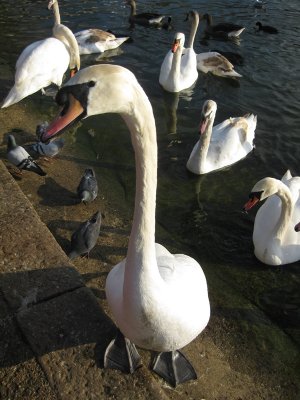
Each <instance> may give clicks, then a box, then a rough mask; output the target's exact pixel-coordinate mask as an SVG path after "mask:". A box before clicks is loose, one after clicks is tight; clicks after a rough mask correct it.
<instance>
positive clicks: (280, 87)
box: [0, 0, 300, 344]
mask: <svg viewBox="0 0 300 400" xmlns="http://www.w3.org/2000/svg"><path fill="white" fill-rule="evenodd" d="M46 4H47V2H46V1H44V0H43V1H41V0H39V1H29V0H24V1H12V0H7V1H5V2H1V4H0V32H1V35H0V71H1V82H2V89H1V93H2V94H3V96H4V95H5V94H6V92H7V90H8V88H9V87H10V85H11V82H12V80H13V74H14V65H15V61H16V59H17V57H18V55H19V54H20V52H21V50H22V49H23V48H24V47H25V46H26V45H27V44H29V43H31V42H32V41H34V40H38V39H41V38H43V37H47V36H49V35H51V27H52V24H53V17H52V14H51V13H50V12H49V11H48V10H47V7H46ZM190 9H196V10H198V11H199V12H200V13H204V12H208V13H210V14H212V15H213V16H214V20H215V22H221V21H230V22H235V23H238V24H241V25H244V26H245V27H246V29H245V31H244V32H243V33H242V35H241V40H240V41H239V42H238V43H233V42H221V41H217V40H207V41H203V40H201V38H202V36H203V29H204V24H203V22H200V25H199V31H198V33H197V36H196V41H195V50H196V52H201V51H208V50H209V49H218V50H225V51H233V52H237V53H239V54H240V55H242V56H243V58H244V65H242V66H237V67H236V70H237V71H238V72H239V73H240V74H242V75H243V77H242V78H241V79H239V80H238V81H237V80H235V81H233V80H229V79H223V78H218V77H214V76H212V75H205V74H202V73H201V72H200V73H199V78H198V81H197V83H196V85H195V87H194V88H193V90H192V91H190V93H187V94H180V95H178V94H170V93H165V92H164V91H163V90H162V88H161V87H160V86H159V83H158V76H159V70H160V65H161V63H162V60H163V58H164V56H165V54H166V52H167V51H168V50H169V48H170V45H171V42H172V39H173V35H174V32H175V31H182V32H184V33H186V34H188V32H189V26H188V25H187V22H185V21H184V18H185V13H186V12H187V11H188V10H190ZM60 11H61V17H62V22H63V23H65V24H66V25H68V26H69V27H70V28H71V29H72V30H73V31H77V30H80V29H84V28H88V27H100V28H102V29H111V30H112V31H114V32H115V33H117V34H122V35H123V34H124V35H130V37H131V39H132V40H131V41H130V42H129V43H125V44H124V45H123V46H122V47H121V48H119V49H118V50H116V51H111V52H105V53H104V54H102V55H101V56H99V55H91V56H83V57H82V67H84V66H87V65H91V64H95V63H96V64H98V63H106V62H109V63H114V64H119V65H123V66H125V67H127V68H129V69H130V70H131V71H133V72H134V73H135V75H136V76H137V79H138V80H139V82H140V83H141V85H142V87H143V88H144V90H145V91H146V93H147V95H148V96H149V98H150V101H151V103H152V106H153V109H154V113H155V118H156V123H157V138H158V149H159V171H158V177H159V179H158V192H157V240H158V241H161V242H162V243H164V244H166V245H167V246H169V247H170V248H173V249H175V250H176V251H178V252H181V251H182V252H184V253H186V254H190V255H192V256H194V257H195V258H197V260H198V261H199V262H200V264H201V265H202V266H203V268H204V270H205V273H206V276H207V279H208V284H209V287H210V292H211V298H212V304H213V306H215V307H216V308H217V307H222V301H223V300H224V298H223V295H224V293H222V290H223V289H222V284H221V283H220V282H225V283H226V285H227V286H226V287H229V288H231V289H233V290H234V291H235V292H236V293H239V294H240V295H241V297H240V300H236V301H241V303H243V301H242V300H241V298H242V296H244V297H245V298H247V299H248V301H250V302H251V303H252V304H255V305H256V306H257V307H258V308H259V309H261V310H263V311H264V312H265V313H266V315H267V316H268V317H269V318H270V320H272V321H273V322H275V324H276V326H279V327H280V328H281V329H282V330H283V331H284V332H286V333H288V334H289V335H291V336H292V337H293V340H296V341H297V342H298V344H299V343H300V339H299V330H298V331H297V329H298V328H299V323H300V310H299V283H300V279H299V268H300V266H299V262H298V263H295V264H293V265H289V266H286V267H282V268H274V267H273V268H272V267H267V266H264V265H263V264H261V263H260V262H259V261H258V260H257V259H256V258H255V257H254V255H253V245H252V229H253V221H254V217H255V214H256V212H257V210H252V211H251V212H250V213H249V214H248V215H245V214H243V213H242V212H241V210H242V207H243V205H244V203H245V202H246V201H247V198H248V193H249V192H250V190H251V188H252V187H253V185H254V184H255V183H256V182H257V181H258V180H259V179H261V178H263V177H265V176H272V177H275V178H281V176H282V175H283V174H284V173H285V172H286V170H287V169H290V170H291V172H292V174H293V175H300V167H299V153H300V131H299V122H300V119H299V115H300V91H299V87H300V64H299V60H300V54H299V50H300V44H299V38H300V25H299V20H300V12H299V0H290V1H280V0H274V1H271V0H268V1H267V0H266V8H265V9H263V10H258V9H255V8H254V7H253V2H252V1H250V0H240V1H237V0H236V1H234V0H233V1H229V0H225V1H217V0H214V1H202V0H198V1H178V0H175V1H162V2H154V1H150V0H148V1H147V0H144V1H142V0H139V2H138V11H140V12H143V11H159V12H161V13H165V14H167V15H172V18H173V24H174V31H165V30H155V29H146V28H143V27H140V26H136V27H135V28H134V29H129V26H128V22H127V17H128V14H129V9H128V7H127V6H126V5H125V2H122V1H114V0H111V1H108V0H107V1H96V0H86V1H79V0H72V1H70V0H61V1H60ZM257 21H261V22H262V23H265V24H269V25H273V26H275V27H277V28H278V30H279V34H278V35H267V34H264V33H256V31H255V29H254V27H255V23H256V22H257ZM200 41H201V42H200ZM206 99H213V100H215V101H216V102H217V104H218V111H217V115H216V122H217V123H218V122H221V121H222V120H224V119H225V118H227V117H229V116H239V115H243V114H245V113H247V112H251V113H254V114H257V117H258V124H257V129H256V139H255V146H256V147H255V150H254V151H253V152H252V153H251V154H249V155H248V156H247V157H246V158H245V159H244V160H242V161H240V162H239V163H237V164H235V165H233V166H232V167H230V168H227V169H225V170H222V171H218V172H214V173H211V174H208V175H205V176H201V177H199V176H194V175H192V174H190V173H188V171H187V170H186V168H185V165H186V161H187V158H188V156H189V154H190V151H191V149H192V148H193V145H194V143H195V142H196V141H197V140H198V134H197V128H198V124H199V118H200V111H201V107H202V104H203V102H204V101H205V100H206ZM23 102H24V104H26V102H28V103H30V104H31V105H34V107H36V109H37V110H38V109H39V108H40V109H41V111H42V112H43V115H45V114H46V115H47V118H48V119H49V120H50V119H51V118H52V117H53V116H54V114H55V111H56V106H55V104H54V102H53V100H52V99H51V98H49V97H47V98H46V97H44V96H41V94H35V95H33V96H31V97H30V99H25V100H23ZM93 132H95V133H96V135H95V136H93V135H92V136H91V135H90V134H88V133H93ZM98 133H99V134H98ZM72 141H73V142H72V143H73V144H74V145H75V151H76V152H77V154H80V155H81V156H82V157H83V158H84V157H87V156H88V157H91V158H92V159H93V161H95V162H96V163H97V162H99V167H100V170H101V175H102V177H106V178H107V179H111V188H112V191H111V195H112V196H115V200H116V196H120V199H119V201H120V209H121V208H122V209H124V208H128V209H129V210H132V209H133V201H134V157H133V151H132V147H131V143H130V136H129V134H128V133H127V128H126V127H125V126H124V123H123V122H122V120H121V118H119V117H118V116H113V115H109V116H102V117H99V116H98V117H92V118H90V119H88V120H86V121H85V122H84V123H82V124H81V125H80V126H79V127H78V129H77V130H76V131H75V133H74V132H73V136H72ZM225 297H226V299H227V297H230V293H227V294H226V296H225ZM226 301H229V300H228V299H227V300H226ZM235 306H236V307H237V308H239V307H240V304H235Z"/></svg>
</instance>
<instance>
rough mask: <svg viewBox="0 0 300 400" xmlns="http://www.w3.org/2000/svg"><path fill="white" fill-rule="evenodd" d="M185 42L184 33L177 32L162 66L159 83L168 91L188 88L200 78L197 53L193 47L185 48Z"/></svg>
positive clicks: (174, 91)
mask: <svg viewBox="0 0 300 400" xmlns="http://www.w3.org/2000/svg"><path fill="white" fill-rule="evenodd" d="M184 42H185V35H184V33H181V32H177V33H176V34H175V38H174V42H173V45H172V49H171V50H169V51H168V53H167V54H166V56H165V58H164V61H163V63H162V65H161V68H160V74H159V83H160V84H161V86H162V87H163V88H164V89H165V90H167V91H168V92H172V93H176V92H180V91H182V90H184V89H188V88H190V87H191V86H192V85H193V84H194V83H195V82H196V80H197V78H198V71H197V60H196V53H195V52H194V50H193V48H186V49H184Z"/></svg>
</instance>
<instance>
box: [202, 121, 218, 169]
mask: <svg viewBox="0 0 300 400" xmlns="http://www.w3.org/2000/svg"><path fill="white" fill-rule="evenodd" d="M215 115H216V114H215V113H214V114H213V115H212V116H211V118H209V120H208V122H207V125H206V128H205V131H204V132H203V133H202V135H201V137H200V143H199V144H200V147H199V153H200V157H199V163H200V171H202V170H203V168H204V165H205V162H206V157H207V152H208V148H209V143H210V139H211V135H212V130H213V124H214V120H215Z"/></svg>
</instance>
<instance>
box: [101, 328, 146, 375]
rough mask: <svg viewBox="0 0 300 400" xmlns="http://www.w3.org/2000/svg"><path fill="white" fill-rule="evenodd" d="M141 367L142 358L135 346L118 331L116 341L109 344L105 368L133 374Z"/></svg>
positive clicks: (105, 356) (105, 355)
mask: <svg viewBox="0 0 300 400" xmlns="http://www.w3.org/2000/svg"><path fill="white" fill-rule="evenodd" d="M141 366H142V362H141V357H140V355H139V353H138V352H137V349H136V347H135V345H134V344H133V343H131V342H130V340H129V339H127V338H125V337H124V335H123V334H122V332H120V331H119V330H118V331H117V335H116V337H115V339H113V340H112V341H111V342H110V343H109V345H108V346H107V349H106V351H105V354H104V368H110V369H119V370H120V371H122V372H125V373H130V374H133V373H134V371H135V370H136V369H138V368H140V367H141Z"/></svg>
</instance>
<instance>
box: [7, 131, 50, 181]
mask: <svg viewBox="0 0 300 400" xmlns="http://www.w3.org/2000/svg"><path fill="white" fill-rule="evenodd" d="M7 159H8V161H9V162H10V163H11V164H13V165H14V166H15V167H17V168H18V173H19V174H21V173H22V170H26V171H31V172H35V173H36V174H38V175H41V176H45V175H47V174H46V172H44V171H43V170H42V168H41V167H40V166H39V165H38V164H37V163H36V162H35V161H34V160H33V158H32V157H31V156H30V154H29V153H28V152H27V151H26V150H25V149H24V147H22V146H19V145H17V144H16V139H15V137H14V136H13V135H9V136H8V141H7Z"/></svg>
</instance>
